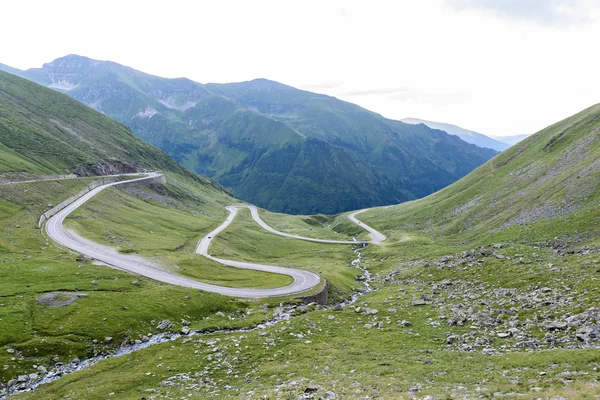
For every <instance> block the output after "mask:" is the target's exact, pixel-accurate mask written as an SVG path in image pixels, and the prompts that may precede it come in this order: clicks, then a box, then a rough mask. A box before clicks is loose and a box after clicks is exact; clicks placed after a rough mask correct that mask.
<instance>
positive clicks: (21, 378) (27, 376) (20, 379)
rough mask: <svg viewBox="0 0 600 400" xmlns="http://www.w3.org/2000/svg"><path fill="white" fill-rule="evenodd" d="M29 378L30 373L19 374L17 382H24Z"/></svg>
mask: <svg viewBox="0 0 600 400" xmlns="http://www.w3.org/2000/svg"><path fill="white" fill-rule="evenodd" d="M28 380H29V375H19V377H18V378H17V382H20V383H24V382H27V381H28Z"/></svg>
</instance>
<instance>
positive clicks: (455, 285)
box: [20, 106, 600, 399]
mask: <svg viewBox="0 0 600 400" xmlns="http://www.w3.org/2000/svg"><path fill="white" fill-rule="evenodd" d="M599 126H600V107H599V106H594V107H592V108H590V109H588V110H585V111H583V112H582V113H580V114H577V115H575V116H573V117H571V118H569V119H567V120H564V121H561V122H559V123H557V124H555V125H553V126H551V127H549V128H547V129H545V130H543V131H541V132H539V133H538V134H536V135H534V136H533V137H531V138H529V139H527V140H526V141H524V142H523V143H520V144H518V145H516V146H515V147H514V148H513V149H511V150H509V151H507V152H506V153H505V154H502V155H500V156H498V157H496V158H494V159H493V160H491V161H490V162H489V163H487V164H485V165H484V166H482V167H481V168H479V169H477V170H476V171H474V172H473V173H471V174H470V175H468V176H467V177H465V178H464V179H463V180H461V181H459V182H457V183H455V184H454V185H452V186H450V187H448V188H447V189H444V190H442V191H440V192H438V193H436V194H434V195H431V196H429V197H427V198H425V199H421V200H418V201H414V202H410V203H406V204H401V205H398V206H393V207H381V208H377V209H374V210H371V211H368V212H366V213H364V214H362V215H360V216H359V218H360V219H361V220H364V221H365V222H367V223H368V224H370V225H372V226H373V227H375V228H377V229H380V230H382V231H383V232H384V233H385V234H386V235H388V241H387V242H386V243H385V244H383V245H381V246H369V247H367V248H361V249H358V251H359V252H360V253H361V255H362V257H361V259H360V260H361V261H360V265H361V267H363V268H368V269H369V270H370V271H371V273H372V275H373V280H372V281H371V282H370V284H371V286H372V287H373V289H374V290H373V291H372V292H370V293H367V294H365V295H364V296H362V297H360V298H359V299H358V301H357V302H356V303H355V304H353V305H346V306H340V307H330V308H325V309H320V310H319V309H315V308H314V307H305V308H303V309H302V311H300V312H298V313H297V315H296V316H295V317H293V318H291V319H289V320H287V321H284V322H281V323H280V324H278V325H275V326H272V327H268V328H265V329H261V330H258V331H253V332H237V333H230V334H222V333H214V334H210V335H207V336H204V337H197V338H194V339H193V340H189V338H185V339H182V340H178V341H176V342H174V343H168V344H163V345H159V346H154V347H151V348H149V349H147V350H143V351H140V352H137V353H135V354H131V355H127V356H124V357H122V358H113V359H111V360H107V361H106V362H103V363H100V364H98V365H96V366H94V367H92V368H90V369H88V370H84V371H81V372H79V373H76V374H73V375H70V376H68V377H66V378H65V379H61V380H58V381H56V382H54V383H51V384H49V385H45V386H43V387H41V388H39V389H38V391H37V392H34V393H29V394H24V395H22V396H21V397H20V398H36V397H38V398H39V397H47V398H61V397H64V396H67V395H68V396H70V397H81V398H90V399H94V398H97V399H102V398H106V397H108V396H110V397H111V398H122V399H129V398H140V397H145V396H147V397H156V398H186V397H190V398H240V399H242V398H244V399H246V398H250V399H258V398H282V399H296V398H301V397H308V396H307V395H310V396H313V397H314V398H344V399H364V398H384V399H408V398H434V399H437V398H467V399H470V398H519V399H539V398H568V399H588V398H595V397H597V396H598V395H600V386H599V385H598V381H597V377H598V367H599V362H600V327H599V326H598V321H600V312H599V311H598V310H599V309H600V304H599V302H598V299H599V298H600V277H599V276H598V271H599V269H598V268H600V239H599V238H600V234H599V226H600V208H599V207H598V204H600V193H599V191H598V187H597V186H598V183H599V182H600V175H599V174H600V161H599V160H600V157H599V156H600V147H599V144H598V143H599V142H600V137H599V136H600V135H598V129H599ZM263 215H264V216H265V219H267V220H268V221H269V223H271V224H273V225H274V226H276V227H278V228H279V229H282V230H291V231H297V232H301V231H308V232H309V233H314V232H316V231H317V232H320V231H321V230H325V229H331V230H332V232H339V233H340V234H344V233H345V234H350V233H349V232H347V231H346V229H345V225H344V223H342V222H341V221H342V220H343V218H344V215H340V216H337V217H326V216H312V217H308V216H302V217H300V216H280V215H277V214H272V213H263ZM241 217H242V218H241V219H240V220H239V221H237V222H238V223H239V224H237V225H235V226H232V227H231V228H232V229H230V230H228V231H227V232H224V235H223V236H222V237H219V240H218V242H216V243H215V251H218V252H219V254H223V255H228V256H231V257H239V258H245V257H248V255H252V257H254V259H257V260H258V259H260V257H261V245H262V244H268V243H271V245H270V247H269V248H267V249H266V250H265V251H264V256H265V257H266V258H268V259H272V260H285V259H289V260H290V261H292V260H293V261H296V260H302V258H304V257H305V258H306V259H305V260H304V261H303V262H304V265H305V266H307V267H310V268H319V269H320V267H321V265H322V266H327V267H328V268H329V270H328V271H325V272H327V273H328V274H329V275H330V276H335V275H336V274H340V273H343V274H341V275H340V276H339V277H338V279H340V283H343V282H347V279H344V278H345V275H347V272H345V271H344V270H343V269H337V268H333V267H329V265H330V264H333V263H335V262H336V261H337V262H340V263H341V262H343V258H344V257H348V255H346V254H344V253H343V252H341V251H343V249H341V248H340V250H336V251H335V253H333V250H329V249H331V247H330V246H326V247H323V248H322V250H323V251H319V249H320V248H321V247H320V246H317V245H316V244H307V243H302V244H300V245H298V247H295V246H293V247H287V246H289V245H290V244H288V243H283V242H280V240H279V238H273V237H271V236H266V234H264V232H261V231H256V232H253V233H252V234H251V235H250V236H249V238H248V240H240V239H239V238H240V237H241V236H245V231H246V230H247V227H248V226H247V225H248V224H249V223H250V221H249V220H248V216H247V214H245V215H241ZM311 229H313V230H311ZM330 234H331V235H335V234H336V233H331V232H330ZM313 245H314V246H313ZM305 251H309V254H304V252H305ZM329 253H331V254H329ZM319 259H322V260H319ZM346 262H347V261H346ZM340 266H341V264H340ZM319 269H315V270H319ZM338 271H339V272H338ZM356 271H357V273H358V272H359V271H358V270H356ZM325 272H324V273H325ZM342 279H343V280H342ZM361 279H366V277H364V276H363V277H362V278H361ZM348 283H350V282H348ZM354 284H355V285H358V284H359V282H355V283H354Z"/></svg>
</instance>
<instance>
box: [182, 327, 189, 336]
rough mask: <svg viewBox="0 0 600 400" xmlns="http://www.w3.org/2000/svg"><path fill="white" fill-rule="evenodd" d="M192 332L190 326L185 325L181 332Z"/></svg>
mask: <svg viewBox="0 0 600 400" xmlns="http://www.w3.org/2000/svg"><path fill="white" fill-rule="evenodd" d="M189 333H190V328H189V327H187V326H184V327H182V328H181V334H182V335H188V334H189Z"/></svg>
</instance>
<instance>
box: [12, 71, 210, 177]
mask: <svg viewBox="0 0 600 400" xmlns="http://www.w3.org/2000/svg"><path fill="white" fill-rule="evenodd" d="M144 169H153V170H161V171H165V172H171V173H174V174H178V175H181V176H186V177H187V178H189V179H192V180H196V181H198V182H200V181H201V182H203V183H206V184H209V185H212V186H214V187H215V188H218V185H217V184H215V183H214V182H211V181H209V180H208V179H204V178H200V177H195V176H193V175H192V174H191V173H189V172H188V171H186V170H185V169H184V168H182V167H181V166H180V165H178V164H177V163H176V162H174V161H173V160H172V159H170V158H169V156H167V155H166V154H165V153H164V152H162V151H161V150H159V149H157V148H156V147H154V146H152V145H151V144H148V143H146V142H144V141H143V140H140V139H139V138H137V137H135V136H134V135H133V134H132V133H131V131H130V130H129V128H127V127H125V126H124V125H121V124H119V123H118V122H115V121H113V120H111V119H110V118H108V117H106V116H105V115H102V114H101V113H99V112H97V111H95V110H93V109H91V108H90V107H88V106H85V105H83V104H81V103H80V102H78V101H75V100H73V99H71V98H70V97H68V96H66V95H64V94H60V93H57V92H56V91H53V90H50V89H47V88H44V87H42V86H40V85H38V84H35V83H32V82H30V81H28V80H26V79H22V78H19V77H17V76H14V75H11V74H8V73H5V72H2V71H0V176H4V177H8V178H10V177H11V176H36V175H54V174H65V173H72V172H75V173H77V174H79V175H88V174H98V175H99V174H103V173H118V172H136V171H141V170H144Z"/></svg>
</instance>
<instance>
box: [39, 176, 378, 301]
mask: <svg viewBox="0 0 600 400" xmlns="http://www.w3.org/2000/svg"><path fill="white" fill-rule="evenodd" d="M159 175H160V174H158V173H150V174H147V176H146V177H143V178H137V179H134V180H130V181H123V182H115V183H109V184H106V185H103V186H100V187H97V188H96V189H94V190H92V191H90V192H89V193H87V194H85V195H84V196H82V197H81V198H79V199H78V200H76V201H75V202H73V203H72V204H70V205H69V206H67V207H65V208H64V209H63V210H61V211H60V212H58V213H57V214H56V215H54V216H53V217H52V218H50V219H49V220H48V221H47V222H46V225H45V229H46V233H47V234H48V236H49V237H50V238H51V239H52V240H54V241H55V242H57V243H58V244H60V245H62V246H64V247H66V248H69V249H71V250H73V251H76V252H78V253H81V254H84V255H86V256H88V257H91V258H93V259H95V260H98V261H100V262H101V263H103V264H106V265H108V266H110V267H113V268H117V269H121V270H124V271H127V272H131V273H133V274H137V275H142V276H145V277H148V278H151V279H155V280H157V281H161V282H165V283H169V284H173V285H178V286H184V287H190V288H194V289H201V290H206V291H209V292H215V293H220V294H223V295H226V296H233V297H240V298H263V297H275V296H287V295H292V294H297V293H301V292H305V291H307V290H310V289H312V288H314V287H315V286H317V285H318V284H319V283H320V282H321V278H320V277H319V275H317V274H315V273H313V272H310V271H305V270H300V269H295V268H287V267H280V266H274V265H263V264H254V263H249V262H244V261H234V260H224V259H220V258H217V257H213V256H211V255H209V254H208V249H209V246H210V243H211V241H212V239H214V238H215V237H216V236H217V235H218V234H219V233H220V232H221V231H223V230H224V229H225V228H227V227H228V226H229V225H230V224H231V223H232V222H233V219H234V218H235V216H236V214H237V210H238V209H239V208H242V207H245V208H249V209H250V211H251V213H252V217H253V219H254V220H255V221H256V222H257V223H258V224H259V225H260V226H261V227H262V228H264V229H266V230H268V231H269V232H271V233H274V234H276V235H280V236H284V237H289V238H293V239H301V240H308V241H312V242H321V243H340V244H359V243H369V242H364V241H363V242H360V241H354V242H353V241H336V240H321V239H313V238H306V237H302V236H297V235H291V234H288V233H284V232H279V231H277V230H275V229H273V228H271V227H270V226H269V225H267V224H266V223H265V222H264V221H263V220H262V219H261V218H260V216H259V215H258V210H257V209H256V207H254V206H249V205H236V206H229V207H227V209H228V210H229V213H230V214H229V216H228V217H227V218H226V219H225V221H224V222H223V223H222V224H221V225H220V226H219V227H217V228H216V229H214V230H213V231H212V232H210V233H209V234H208V235H206V236H205V237H204V238H202V240H200V242H199V243H198V247H197V248H196V252H197V253H198V254H200V255H202V256H204V257H206V258H209V259H211V260H213V261H216V262H218V263H221V264H223V265H227V266H231V267H235V268H244V269H251V270H256V271H264V272H271V273H276V274H283V275H288V276H290V277H292V278H293V279H294V282H293V283H291V284H290V285H287V286H284V287H280V288H271V289H247V288H230V287H225V286H217V285H211V284H208V283H202V282H199V281H196V280H194V279H191V278H186V277H184V276H181V275H178V274H175V273H172V272H169V271H166V270H164V269H162V268H161V267H160V266H158V265H156V264H155V263H153V262H152V261H151V260H148V259H145V258H143V257H140V256H135V255H130V254H121V253H119V252H118V251H117V250H115V249H113V248H111V247H109V246H104V245H101V244H98V243H95V242H92V241H90V240H88V239H85V238H83V237H81V236H80V235H78V234H77V233H75V232H74V231H71V230H68V229H66V228H65V227H64V226H63V221H64V220H65V218H67V217H68V216H69V214H71V213H72V212H73V211H75V210H76V209H77V208H79V207H80V206H82V205H83V204H85V203H86V202H87V201H88V200H89V199H91V198H92V197H94V196H95V195H97V194H98V193H100V192H101V191H102V190H104V189H106V188H108V187H111V186H117V185H119V184H122V183H124V182H131V181H144V180H148V179H152V178H155V177H156V176H159ZM362 211H365V210H361V211H357V212H355V213H353V214H351V215H349V216H348V217H349V218H350V219H351V220H352V221H353V222H355V223H358V224H359V225H360V226H362V227H363V228H365V229H366V230H368V231H369V232H370V233H371V235H372V236H373V241H372V242H371V243H380V242H381V241H382V240H385V236H384V235H382V234H381V233H379V232H377V231H376V230H374V229H373V228H370V227H368V226H367V225H365V224H364V223H362V222H359V221H358V220H356V218H354V216H355V215H356V214H358V213H359V212H362Z"/></svg>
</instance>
